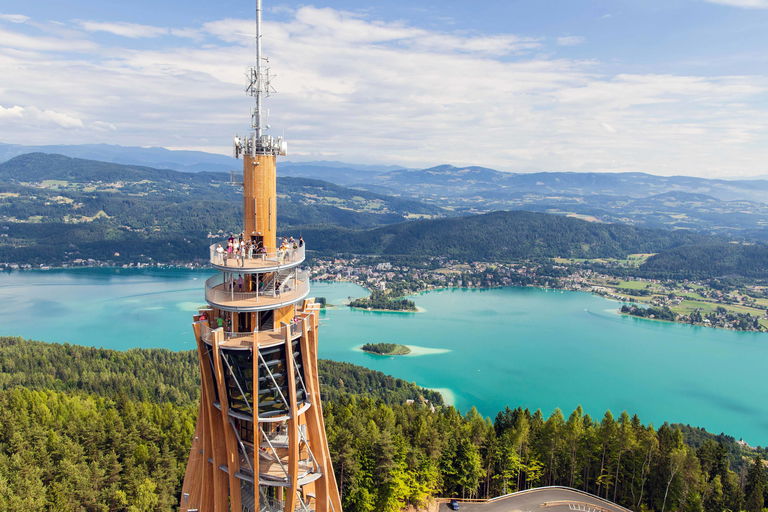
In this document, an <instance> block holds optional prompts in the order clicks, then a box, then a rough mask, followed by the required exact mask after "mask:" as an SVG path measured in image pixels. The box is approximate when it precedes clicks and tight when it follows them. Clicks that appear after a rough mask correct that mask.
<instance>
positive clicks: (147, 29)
mask: <svg viewBox="0 0 768 512" xmlns="http://www.w3.org/2000/svg"><path fill="white" fill-rule="evenodd" d="M80 26H81V27H82V28H83V29H84V30H87V31H88V32H108V33H110V34H114V35H117V36H122V37H130V38H134V39H138V38H145V37H159V36H164V35H167V34H168V33H169V30H168V29H167V28H163V27H154V26H152V25H139V24H136V23H125V22H122V21H118V22H100V21H80Z"/></svg>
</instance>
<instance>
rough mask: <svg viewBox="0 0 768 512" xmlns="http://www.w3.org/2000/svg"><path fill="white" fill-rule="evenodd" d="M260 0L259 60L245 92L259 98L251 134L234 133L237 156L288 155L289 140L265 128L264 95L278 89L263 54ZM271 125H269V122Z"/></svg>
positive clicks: (257, 49) (252, 121)
mask: <svg viewBox="0 0 768 512" xmlns="http://www.w3.org/2000/svg"><path fill="white" fill-rule="evenodd" d="M261 12H262V7H261V0H256V64H255V65H254V66H251V67H250V68H249V69H248V73H247V75H246V77H247V81H248V85H247V86H246V88H245V92H246V93H247V94H249V95H250V96H253V97H254V98H256V105H255V106H254V107H253V109H252V110H251V130H252V132H251V134H250V136H249V137H247V138H245V139H241V138H240V137H239V136H235V141H234V142H235V148H234V149H235V158H239V157H240V156H241V155H250V156H256V155H285V154H286V152H287V146H288V145H287V143H286V142H285V140H283V138H282V137H272V136H270V135H266V134H265V133H264V132H265V131H266V130H265V126H264V121H263V117H264V116H263V111H264V106H263V99H264V98H269V96H270V95H271V94H272V93H273V92H275V90H274V89H273V88H272V85H271V78H272V77H271V75H270V72H269V65H268V64H269V60H268V59H267V58H265V57H263V56H262V49H261V39H262V33H261ZM267 128H268V126H267Z"/></svg>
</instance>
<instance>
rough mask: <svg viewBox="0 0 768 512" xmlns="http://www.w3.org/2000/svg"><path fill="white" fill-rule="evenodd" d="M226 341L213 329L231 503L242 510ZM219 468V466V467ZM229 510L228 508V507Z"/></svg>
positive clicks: (214, 364)
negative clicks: (224, 356)
mask: <svg viewBox="0 0 768 512" xmlns="http://www.w3.org/2000/svg"><path fill="white" fill-rule="evenodd" d="M223 341H224V332H223V331H220V330H215V331H213V359H214V361H213V366H214V370H215V371H216V384H217V386H218V390H219V404H220V406H221V426H222V429H221V430H222V431H223V432H222V434H223V438H224V443H225V446H226V449H225V460H226V465H227V471H228V477H229V478H228V480H229V504H230V506H231V507H232V510H235V511H239V510H242V508H243V507H242V505H241V500H240V480H239V479H238V478H237V477H236V476H235V474H236V473H237V472H238V471H239V470H240V457H238V454H239V448H238V446H237V439H236V438H235V433H234V432H233V431H232V426H231V425H230V423H229V400H228V399H227V387H226V386H225V385H224V371H225V370H224V365H223V363H222V360H221V349H220V344H221V342H223ZM217 469H218V468H217ZM226 510H228V509H226Z"/></svg>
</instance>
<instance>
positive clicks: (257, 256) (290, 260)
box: [209, 241, 306, 273]
mask: <svg viewBox="0 0 768 512" xmlns="http://www.w3.org/2000/svg"><path fill="white" fill-rule="evenodd" d="M219 248H221V249H222V251H219V250H218V249H219ZM209 252H210V262H211V265H212V266H213V267H214V268H216V269H218V270H225V271H228V270H236V271H240V272H248V273H252V272H276V271H280V270H286V269H289V268H293V267H295V266H297V265H300V264H301V263H303V262H304V258H305V254H306V253H305V246H304V245H301V246H299V247H297V248H295V249H294V248H289V249H277V250H275V251H267V252H256V251H252V253H251V257H248V254H247V253H246V255H245V258H241V257H239V256H237V255H235V254H230V253H227V242H226V241H223V242H217V243H215V244H211V246H210V248H209Z"/></svg>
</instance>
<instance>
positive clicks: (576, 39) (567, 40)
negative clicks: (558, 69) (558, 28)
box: [557, 36, 586, 46]
mask: <svg viewBox="0 0 768 512" xmlns="http://www.w3.org/2000/svg"><path fill="white" fill-rule="evenodd" d="M585 41H586V39H585V38H584V37H582V36H563V37H558V38H557V44H558V45H560V46H578V45H580V44H583V43H584V42H585Z"/></svg>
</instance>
